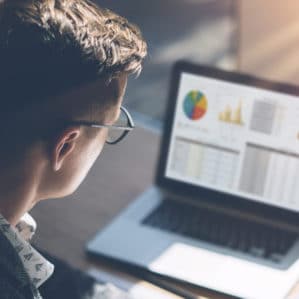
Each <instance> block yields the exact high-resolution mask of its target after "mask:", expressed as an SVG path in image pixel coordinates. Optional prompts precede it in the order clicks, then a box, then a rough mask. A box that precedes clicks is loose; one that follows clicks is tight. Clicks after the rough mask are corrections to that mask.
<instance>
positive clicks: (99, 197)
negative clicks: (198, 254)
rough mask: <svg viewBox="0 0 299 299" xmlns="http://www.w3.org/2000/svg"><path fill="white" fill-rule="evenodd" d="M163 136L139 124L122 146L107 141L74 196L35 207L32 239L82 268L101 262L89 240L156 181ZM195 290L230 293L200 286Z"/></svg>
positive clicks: (210, 295)
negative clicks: (89, 253)
mask: <svg viewBox="0 0 299 299" xmlns="http://www.w3.org/2000/svg"><path fill="white" fill-rule="evenodd" d="M159 141H160V135H159V134H155V133H153V132H151V131H149V130H145V129H142V128H136V129H135V130H134V131H133V132H132V133H131V134H130V135H129V136H128V137H127V138H126V139H125V140H124V141H122V142H121V143H120V144H119V145H114V146H113V145H110V146H109V145H106V146H105V147H104V150H103V152H102V154H101V155H100V157H99V159H98V160H97V161H96V163H95V165H94V166H93V167H92V169H91V170H90V172H89V174H88V176H87V178H86V179H85V181H84V182H83V183H82V184H81V186H80V187H79V188H78V190H77V191H76V192H75V193H74V194H73V195H71V196H68V197H66V198H64V199H52V200H47V201H44V202H41V203H39V204H38V205H37V206H36V207H35V208H34V209H33V210H32V211H31V214H32V215H33V217H34V218H35V219H36V221H37V223H38V231H37V233H36V236H35V237H34V244H36V245H38V247H40V248H42V249H44V250H46V251H48V252H49V253H51V254H53V255H54V256H57V257H59V258H61V259H63V260H65V261H67V262H68V263H70V264H71V265H72V266H74V267H77V268H80V269H81V270H86V269H88V268H89V267H91V266H93V267H94V266H97V267H103V264H101V263H100V262H96V264H95V262H94V261H91V260H90V259H88V258H87V256H86V254H85V251H84V247H85V244H86V242H87V241H88V240H90V239H91V238H92V237H93V236H94V235H95V234H96V232H97V231H98V230H99V229H101V228H103V227H104V226H105V225H106V224H108V222H109V221H111V220H112V219H113V218H114V217H115V216H116V215H117V214H118V213H119V212H120V211H121V210H123V209H124V208H125V207H126V206H127V205H128V204H129V203H130V202H131V201H132V200H134V199H135V198H136V196H137V195H139V194H140V193H142V192H143V191H144V190H145V189H146V188H148V187H149V186H150V185H151V184H152V182H153V179H154V174H155V169H156V163H157V157H158V152H159ZM192 291H194V292H196V293H197V294H200V295H203V296H206V297H209V298H222V299H223V298H229V297H227V296H219V295H215V294H213V293H212V292H210V291H206V290H204V289H200V288H198V289H197V288H196V290H195V289H194V290H192Z"/></svg>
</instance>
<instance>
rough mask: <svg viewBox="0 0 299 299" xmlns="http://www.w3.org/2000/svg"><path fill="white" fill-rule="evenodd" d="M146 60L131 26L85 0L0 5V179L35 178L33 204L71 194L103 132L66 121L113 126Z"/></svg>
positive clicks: (94, 154)
mask: <svg viewBox="0 0 299 299" xmlns="http://www.w3.org/2000/svg"><path fill="white" fill-rule="evenodd" d="M145 55H146V43H145V42H144V40H143V38H142V36H141V33H140V31H139V30H138V29H137V27H135V26H134V25H132V24H130V23H129V22H128V21H127V20H126V19H124V18H122V17H120V16H118V15H116V14H114V13H112V12H111V11H109V10H106V9H101V8H99V7H97V6H96V5H95V4H94V3H92V2H91V1H88V0H56V1H55V0H6V1H4V2H2V3H1V4H0V86H1V89H0V92H1V94H0V103H1V107H0V138H1V149H0V176H1V177H2V176H4V171H5V176H6V177H9V174H10V175H11V176H12V177H14V178H15V180H17V181H18V180H19V181H20V182H21V181H22V179H24V178H25V177H26V178H28V177H31V178H32V179H34V180H36V175H37V173H38V174H39V178H40V180H39V181H38V182H37V181H36V192H37V196H38V197H39V199H43V198H49V197H52V198H53V197H61V196H65V195H68V194H70V193H72V192H73V191H75V190H76V188H77V187H78V186H79V184H80V183H81V181H82V180H83V179H84V177H85V176H86V174H87V172H88V170H89V169H90V167H91V166H92V164H93V163H94V161H95V159H96V158H97V157H98V155H99V154H100V152H101V150H102V147H103V145H104V143H105V140H106V136H107V128H90V127H83V126H78V125H70V124H71V122H72V121H76V120H85V121H96V122H99V123H102V124H113V122H114V121H116V119H117V118H118V116H119V113H120V106H121V103H122V100H123V96H124V93H125V88H126V84H127V76H128V74H130V73H139V72H140V70H141V63H142V60H143V58H144V57H145ZM68 124H69V125H68ZM1 172H2V174H1ZM33 172H35V173H33ZM7 188H8V189H9V186H7ZM2 190H3V188H2ZM3 192H5V190H3Z"/></svg>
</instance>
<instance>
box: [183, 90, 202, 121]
mask: <svg viewBox="0 0 299 299" xmlns="http://www.w3.org/2000/svg"><path fill="white" fill-rule="evenodd" d="M183 106H184V107H183V108H184V112H185V115H186V116H187V117H188V118H189V119H191V120H199V119H201V118H202V117H203V116H204V115H205V114H206V112H207V109H208V101H207V98H206V96H205V95H204V94H203V93H202V92H200V91H198V90H192V91H190V92H188V94H187V95H186V96H185V99H184V104H183Z"/></svg>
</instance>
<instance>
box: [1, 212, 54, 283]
mask: <svg viewBox="0 0 299 299" xmlns="http://www.w3.org/2000/svg"><path fill="white" fill-rule="evenodd" d="M35 230H36V222H35V221H34V219H33V218H32V217H31V216H30V215H29V214H28V213H26V214H25V215H24V216H23V217H22V218H21V219H20V221H19V222H18V224H17V225H16V227H13V226H12V225H11V224H10V223H9V222H8V221H7V220H6V219H5V218H4V217H3V216H2V215H1V214H0V231H1V232H2V233H3V234H4V235H5V237H6V238H7V239H8V240H9V241H10V243H11V244H12V246H13V247H14V249H15V250H16V252H17V253H18V255H19V257H20V259H21V261H22V263H23V265H24V268H25V270H26V272H27V274H28V275H29V278H30V280H31V282H32V284H33V285H34V286H35V287H36V288H38V287H40V286H41V285H42V284H43V283H44V282H45V281H46V280H47V279H48V278H49V277H50V276H51V275H52V273H53V271H54V266H53V264H51V263H50V262H49V261H48V260H46V259H45V258H44V257H43V256H42V255H41V254H40V253H39V252H38V251H37V250H35V249H34V248H33V247H32V246H31V245H30V243H29V240H30V239H31V237H32V236H33V234H34V232H35Z"/></svg>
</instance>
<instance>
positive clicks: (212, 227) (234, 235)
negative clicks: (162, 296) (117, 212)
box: [142, 200, 298, 263]
mask: <svg viewBox="0 0 299 299" xmlns="http://www.w3.org/2000/svg"><path fill="white" fill-rule="evenodd" d="M142 223H143V224H145V225H149V226H152V227H155V228H159V229H162V230H166V231H169V232H174V233H176V234H179V235H182V236H187V237H191V238H194V239H197V240H200V241H205V242H209V243H212V244H215V245H218V246H222V247H227V248H230V249H233V250H236V251H239V252H242V253H246V254H249V255H251V256H255V257H260V258H263V259H267V260H271V261H273V262H275V263H279V262H280V261H281V260H282V258H283V257H284V256H285V255H286V254H287V252H288V251H289V249H290V248H291V247H292V245H293V244H294V243H295V241H296V240H297V238H298V234H296V233H293V232H288V231H285V230H282V229H277V228H274V227H271V226H269V225H266V224H259V223H256V222H252V221H250V220H247V219H240V218H237V217H235V218H234V217H232V216H228V215H225V214H223V213H220V212H216V211H212V210H209V209H205V208H202V207H194V206H191V205H186V204H182V203H178V202H175V201H171V200H163V202H162V203H161V204H160V206H158V207H157V208H156V209H155V210H154V211H153V212H152V213H151V214H150V215H149V216H148V217H146V218H145V219H144V220H143V222H142Z"/></svg>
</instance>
